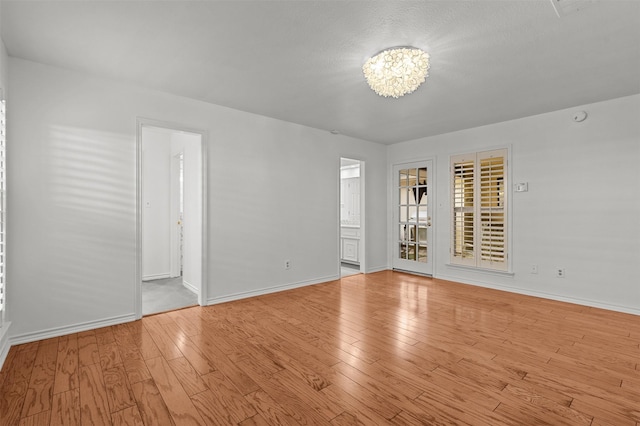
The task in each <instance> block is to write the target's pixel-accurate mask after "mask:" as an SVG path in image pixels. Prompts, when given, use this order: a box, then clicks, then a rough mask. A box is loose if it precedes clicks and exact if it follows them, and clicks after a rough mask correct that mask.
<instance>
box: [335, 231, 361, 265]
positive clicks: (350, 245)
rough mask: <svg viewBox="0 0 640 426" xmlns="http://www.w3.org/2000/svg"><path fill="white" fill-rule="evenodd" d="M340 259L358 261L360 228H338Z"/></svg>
mask: <svg viewBox="0 0 640 426" xmlns="http://www.w3.org/2000/svg"><path fill="white" fill-rule="evenodd" d="M340 259H341V260H342V261H343V262H348V263H355V264H359V263H360V228H351V227H342V228H340Z"/></svg>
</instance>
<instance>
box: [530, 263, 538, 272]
mask: <svg viewBox="0 0 640 426" xmlns="http://www.w3.org/2000/svg"><path fill="white" fill-rule="evenodd" d="M531 273H532V274H537V273H538V265H531Z"/></svg>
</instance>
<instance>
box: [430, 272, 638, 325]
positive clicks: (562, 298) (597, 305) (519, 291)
mask: <svg viewBox="0 0 640 426" xmlns="http://www.w3.org/2000/svg"><path fill="white" fill-rule="evenodd" d="M434 278H437V279H439V280H446V281H453V282H457V283H461V284H469V285H474V286H477V287H485V288H491V289H494V290H502V291H507V292H509V293H516V294H523V295H525V296H534V297H540V298H542V299H549V300H556V301H558V302H567V303H573V304H576V305H582V306H589V307H592V308H600V309H606V310H608V311H615V312H622V313H625V314H633V315H640V309H636V308H632V307H629V306H621V305H612V304H609V303H603V302H600V301H596V300H588V299H579V298H575V297H568V296H560V295H557V294H551V293H545V292H541V291H532V290H526V289H522V288H518V287H510V286H504V285H496V284H490V283H486V282H481V281H476V280H467V279H461V278H459V277H454V276H448V275H440V274H438V276H434Z"/></svg>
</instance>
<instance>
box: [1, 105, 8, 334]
mask: <svg viewBox="0 0 640 426" xmlns="http://www.w3.org/2000/svg"><path fill="white" fill-rule="evenodd" d="M5 123H6V110H5V101H4V99H0V327H2V325H3V323H4V310H5V308H4V307H5V282H6V268H5V265H6V261H7V259H6V237H7V236H6V220H5V219H6V217H7V205H6V176H7V174H6V168H5V166H6V155H5V145H6V124H5Z"/></svg>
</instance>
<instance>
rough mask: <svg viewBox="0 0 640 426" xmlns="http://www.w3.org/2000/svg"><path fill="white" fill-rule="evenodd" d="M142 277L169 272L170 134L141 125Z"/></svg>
mask: <svg viewBox="0 0 640 426" xmlns="http://www.w3.org/2000/svg"><path fill="white" fill-rule="evenodd" d="M142 163H143V167H142V169H143V177H142V187H143V191H142V194H143V195H142V204H143V210H142V216H143V227H142V247H144V250H143V251H142V255H143V256H142V279H143V280H153V279H159V278H168V277H169V276H170V272H171V258H170V254H171V229H172V220H171V214H170V213H171V197H170V195H171V192H170V191H169V188H170V185H171V133H169V132H166V131H162V130H160V129H155V128H152V127H147V126H145V127H143V128H142Z"/></svg>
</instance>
